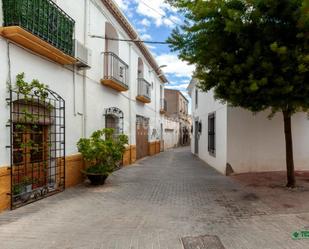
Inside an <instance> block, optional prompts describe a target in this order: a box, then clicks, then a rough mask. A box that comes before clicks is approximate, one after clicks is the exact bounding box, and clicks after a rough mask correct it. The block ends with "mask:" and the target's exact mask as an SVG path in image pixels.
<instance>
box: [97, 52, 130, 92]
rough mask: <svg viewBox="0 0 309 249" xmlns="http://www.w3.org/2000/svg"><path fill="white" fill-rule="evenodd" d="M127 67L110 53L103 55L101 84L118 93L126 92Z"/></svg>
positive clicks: (127, 86)
mask: <svg viewBox="0 0 309 249" xmlns="http://www.w3.org/2000/svg"><path fill="white" fill-rule="evenodd" d="M128 69H129V66H128V65H127V64H126V63H125V62H124V61H123V60H121V59H120V58H119V57H118V56H117V55H116V54H114V53H112V52H105V53H104V77H103V79H102V83H103V84H104V85H106V86H109V87H112V88H114V89H115V90H118V91H126V90H128V89H129V85H128Z"/></svg>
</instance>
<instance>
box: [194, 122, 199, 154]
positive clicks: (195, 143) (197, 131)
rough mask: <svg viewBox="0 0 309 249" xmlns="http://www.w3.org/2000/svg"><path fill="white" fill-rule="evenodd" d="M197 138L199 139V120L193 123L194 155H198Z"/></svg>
mask: <svg viewBox="0 0 309 249" xmlns="http://www.w3.org/2000/svg"><path fill="white" fill-rule="evenodd" d="M198 140H199V121H198V120H196V121H195V125H194V153H195V154H196V155H198V153H199V148H198V147H199V144H198Z"/></svg>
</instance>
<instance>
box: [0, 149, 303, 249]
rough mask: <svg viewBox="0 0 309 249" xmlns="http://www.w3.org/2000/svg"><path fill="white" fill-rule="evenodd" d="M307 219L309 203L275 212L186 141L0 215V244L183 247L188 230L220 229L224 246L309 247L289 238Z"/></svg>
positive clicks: (4, 247)
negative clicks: (101, 181) (101, 182)
mask: <svg viewBox="0 0 309 249" xmlns="http://www.w3.org/2000/svg"><path fill="white" fill-rule="evenodd" d="M274 198H275V197H274ZM274 201H275V199H274ZM306 226H309V210H308V212H291V213H289V212H286V211H285V212H281V210H280V211H279V212H277V211H276V210H274V209H273V207H271V206H270V205H268V204H267V203H264V202H263V201H262V199H261V198H259V197H258V196H257V195H256V194H255V193H252V191H250V188H247V187H244V186H243V185H241V184H240V183H238V182H237V181H235V180H233V179H232V178H227V177H225V176H222V175H220V174H219V173H217V172H216V171H215V170H213V169H212V168H210V167H209V166H207V165H205V164H204V163H203V162H202V161H200V160H198V159H197V158H195V157H194V156H192V155H191V154H190V152H189V150H188V149H187V148H181V149H176V150H173V151H168V152H164V153H161V154H159V155H157V156H154V157H151V158H146V159H144V160H142V161H139V162H138V163H137V164H135V165H133V166H130V167H127V168H124V169H121V170H119V171H117V172H115V173H114V174H113V175H112V176H110V177H109V179H108V181H107V184H106V185H105V186H103V187H89V186H88V187H85V186H84V185H81V186H79V187H77V188H73V189H68V190H66V191H65V192H63V193H61V194H58V195H55V196H52V197H49V198H46V199H44V200H42V201H39V202H36V203H33V204H30V205H28V206H26V207H23V208H20V209H17V210H15V211H12V212H11V211H10V212H5V213H3V214H1V215H0V248H1V249H11V248H12V249H19V248H23V249H47V248H61V249H71V248H72V249H183V246H182V243H181V238H183V237H188V236H206V237H207V235H216V236H218V238H219V239H220V240H221V242H222V244H223V245H224V247H225V248H226V249H255V248H257V249H260V248H263V249H277V248H278V249H284V248H287V249H290V248H291V249H298V248H299V249H306V248H309V240H307V241H306V240H300V241H294V240H292V239H291V232H292V231H294V230H298V229H302V228H304V227H306ZM197 249H198V248H197ZM200 249H202V248H200ZM211 249H215V248H211Z"/></svg>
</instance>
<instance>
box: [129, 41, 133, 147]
mask: <svg viewBox="0 0 309 249" xmlns="http://www.w3.org/2000/svg"><path fill="white" fill-rule="evenodd" d="M131 50H132V44H131V43H129V70H128V74H129V75H128V79H129V80H130V82H132V81H131V73H130V72H131V65H132V63H131V58H132V54H131ZM132 90H133V89H132V84H130V91H129V130H130V139H129V145H132V142H133V141H132V140H133V139H132V135H133V133H132Z"/></svg>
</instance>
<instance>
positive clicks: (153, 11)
mask: <svg viewBox="0 0 309 249" xmlns="http://www.w3.org/2000/svg"><path fill="white" fill-rule="evenodd" d="M118 1H119V0H118ZM135 1H136V3H137V9H136V12H137V13H138V14H140V15H142V16H146V17H148V18H150V19H152V20H153V21H154V23H155V25H156V26H157V27H159V26H162V25H165V26H167V27H174V26H175V22H176V23H178V22H180V21H181V20H180V19H179V18H178V17H177V16H175V15H171V12H172V13H175V9H174V8H172V7H171V6H170V5H169V4H167V3H166V2H165V0H147V1H138V0H135Z"/></svg>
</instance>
